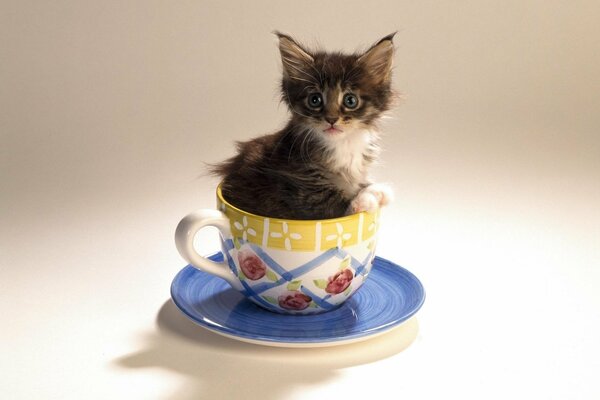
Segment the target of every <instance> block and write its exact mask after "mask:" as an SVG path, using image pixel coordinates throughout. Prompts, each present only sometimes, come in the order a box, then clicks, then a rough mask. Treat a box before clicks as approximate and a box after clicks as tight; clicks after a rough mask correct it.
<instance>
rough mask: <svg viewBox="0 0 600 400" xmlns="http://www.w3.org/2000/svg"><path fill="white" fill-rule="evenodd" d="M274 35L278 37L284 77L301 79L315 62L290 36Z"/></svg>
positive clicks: (278, 33) (279, 33)
mask: <svg viewBox="0 0 600 400" xmlns="http://www.w3.org/2000/svg"><path fill="white" fill-rule="evenodd" d="M274 33H275V34H276V35H277V37H279V51H280V52H281V61H282V63H283V74H284V76H285V77H288V78H292V79H294V78H297V79H301V78H302V76H303V75H305V74H306V72H305V71H306V70H307V69H309V68H310V67H311V65H312V63H313V62H314V61H315V60H314V58H313V56H312V55H310V53H309V52H308V51H307V50H305V49H304V48H302V46H300V45H299V44H298V43H297V42H296V41H295V40H294V39H292V37H291V36H289V35H286V34H283V33H281V32H277V31H276V32H274Z"/></svg>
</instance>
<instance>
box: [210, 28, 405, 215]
mask: <svg viewBox="0 0 600 400" xmlns="http://www.w3.org/2000/svg"><path fill="white" fill-rule="evenodd" d="M276 34H277V36H278V37H279V49H280V51H281V58H282V61H283V79H282V82H281V92H282V100H283V102H284V103H285V104H286V105H287V106H288V108H289V110H290V111H291V118H290V120H289V122H288V124H287V126H286V127H285V128H284V129H282V130H281V131H279V132H277V133H274V134H271V135H266V136H261V137H257V138H255V139H252V140H249V141H247V142H238V143H237V151H238V153H237V155H236V156H234V157H233V158H231V159H229V160H227V161H225V162H223V163H221V164H218V165H216V166H214V167H213V173H215V174H217V175H221V176H222V177H223V183H222V193H223V196H224V197H225V199H226V200H228V201H229V202H230V203H231V204H233V205H235V206H237V207H239V208H241V209H243V210H245V211H248V212H251V213H254V214H258V215H263V216H269V217H274V218H286V219H324V218H335V217H340V216H343V215H347V214H352V213H355V212H359V211H373V210H374V209H376V208H377V207H379V206H382V205H385V204H387V203H388V202H389V201H390V198H391V196H392V193H391V190H390V189H389V188H388V187H387V186H385V185H381V184H372V183H371V182H370V181H369V178H368V174H367V171H368V167H369V165H370V164H371V163H373V161H374V160H375V159H376V157H377V153H378V147H377V142H378V130H377V121H378V120H379V119H380V117H381V116H382V114H383V113H384V112H385V111H387V110H388V109H389V108H390V106H391V102H392V98H393V93H392V90H391V67H392V59H393V54H394V46H393V44H392V39H393V37H394V34H391V35H388V36H386V37H384V38H383V39H381V40H380V41H379V42H377V43H376V44H375V45H373V46H372V47H371V48H369V49H368V50H367V51H366V52H364V53H360V54H349V55H348V54H341V53H328V52H323V51H317V52H313V51H309V50H308V49H306V48H304V47H302V46H300V45H299V44H298V43H297V42H296V41H295V40H294V39H292V38H291V37H290V36H288V35H284V34H282V33H278V32H277V33H276Z"/></svg>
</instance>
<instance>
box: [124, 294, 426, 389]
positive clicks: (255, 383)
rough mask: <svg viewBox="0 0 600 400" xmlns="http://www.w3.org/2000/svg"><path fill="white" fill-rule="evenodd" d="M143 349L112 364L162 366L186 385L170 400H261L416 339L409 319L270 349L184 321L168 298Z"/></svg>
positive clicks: (330, 376)
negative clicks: (351, 336)
mask: <svg viewBox="0 0 600 400" xmlns="http://www.w3.org/2000/svg"><path fill="white" fill-rule="evenodd" d="M156 323H157V328H158V329H157V331H156V332H154V333H152V334H150V335H149V337H148V338H147V339H146V340H147V342H146V344H145V346H146V347H145V349H144V350H141V351H139V352H136V353H133V354H129V355H126V356H124V357H121V358H119V359H117V360H116V364H117V365H118V366H120V367H124V368H130V369H138V368H156V367H159V368H165V369H167V370H169V371H171V372H176V373H179V374H181V375H182V376H184V377H185V378H186V379H187V380H188V381H189V383H188V384H186V385H185V386H184V387H183V388H181V390H179V391H178V392H176V393H174V394H173V395H172V396H171V398H174V399H187V398H190V399H192V398H193V399H230V398H231V399H236V398H246V399H263V400H275V399H280V398H283V397H286V394H287V393H288V392H289V391H292V390H294V387H295V386H303V385H318V384H322V383H325V382H328V381H330V380H334V379H335V378H336V375H338V374H339V372H338V371H337V370H339V369H342V368H346V367H351V366H355V365H360V364H366V363H371V362H375V361H378V360H381V359H384V358H387V357H390V356H392V355H394V354H397V353H399V352H401V351H403V350H404V349H406V348H407V347H408V346H409V345H410V344H411V343H412V342H413V341H414V339H415V338H416V335H417V332H418V324H417V321H416V319H415V318H411V319H410V320H408V321H406V322H405V323H404V324H402V325H401V326H399V327H397V328H396V329H394V330H392V331H391V332H389V333H386V334H383V335H381V336H378V337H376V338H373V339H370V340H367V341H363V342H359V343H354V344H347V345H341V346H333V347H325V348H304V349H302V348H294V349H290V348H275V347H267V346H260V345H254V344H249V343H244V342H239V341H236V340H233V339H229V338H226V337H223V336H220V335H217V334H215V333H213V332H211V331H208V330H206V329H204V328H202V327H200V326H198V325H196V324H194V323H193V322H192V321H190V320H188V319H187V318H186V317H185V316H184V315H183V314H182V313H181V312H180V311H179V310H178V309H177V307H176V306H175V304H174V303H173V302H172V301H171V300H169V301H167V302H165V304H164V305H163V306H162V307H161V309H160V311H159V313H158V316H157V319H156Z"/></svg>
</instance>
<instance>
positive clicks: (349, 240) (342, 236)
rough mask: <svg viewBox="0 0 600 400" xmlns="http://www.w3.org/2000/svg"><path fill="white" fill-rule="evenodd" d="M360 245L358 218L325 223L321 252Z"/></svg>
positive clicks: (322, 231)
mask: <svg viewBox="0 0 600 400" xmlns="http://www.w3.org/2000/svg"><path fill="white" fill-rule="evenodd" d="M356 243H358V218H353V219H346V220H339V221H336V222H327V223H323V224H322V227H321V250H325V249H328V248H331V247H340V248H342V247H346V246H352V245H354V244H356Z"/></svg>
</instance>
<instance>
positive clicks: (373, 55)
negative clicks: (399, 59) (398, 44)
mask: <svg viewBox="0 0 600 400" xmlns="http://www.w3.org/2000/svg"><path fill="white" fill-rule="evenodd" d="M395 35H396V32H394V33H391V34H389V35H387V36H385V37H384V38H383V39H381V40H380V41H379V42H377V43H375V44H374V45H373V46H371V48H370V49H369V50H367V51H366V52H365V53H364V54H363V55H362V56H360V57H359V59H358V62H359V63H361V64H363V65H364V66H365V68H366V70H367V71H369V72H370V73H371V74H372V76H373V77H374V78H375V79H376V80H377V83H382V82H385V81H387V80H389V79H390V77H391V72H392V61H393V59H394V43H393V42H392V40H393V39H394V36H395Z"/></svg>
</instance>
